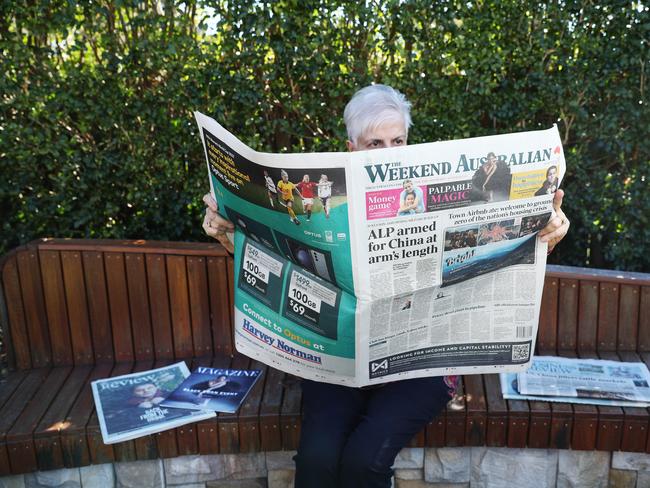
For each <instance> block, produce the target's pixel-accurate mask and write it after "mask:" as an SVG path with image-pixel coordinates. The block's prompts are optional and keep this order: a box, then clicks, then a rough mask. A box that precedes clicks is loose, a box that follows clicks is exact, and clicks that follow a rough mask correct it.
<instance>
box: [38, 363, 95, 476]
mask: <svg viewBox="0 0 650 488" xmlns="http://www.w3.org/2000/svg"><path fill="white" fill-rule="evenodd" d="M92 369H93V367H92V366H77V367H75V368H73V370H72V372H71V373H70V374H69V375H68V378H67V379H66V381H65V383H64V384H63V386H62V387H61V389H60V390H59V394H58V395H57V397H56V398H55V399H54V401H53V402H52V404H51V405H50V408H49V409H48V410H47V412H45V415H43V417H42V418H41V420H40V422H39V424H38V425H37V426H36V428H35V429H34V444H35V448H36V457H37V459H38V467H39V470H49V469H58V468H62V467H63V451H62V449H61V441H60V436H59V432H60V430H61V429H63V428H65V427H66V424H65V419H66V417H67V415H68V412H69V410H70V408H71V407H72V405H73V404H74V402H75V400H76V399H77V396H78V394H79V392H80V391H81V390H82V389H83V387H84V385H85V384H86V379H87V378H88V375H89V374H90V372H91V371H92Z"/></svg>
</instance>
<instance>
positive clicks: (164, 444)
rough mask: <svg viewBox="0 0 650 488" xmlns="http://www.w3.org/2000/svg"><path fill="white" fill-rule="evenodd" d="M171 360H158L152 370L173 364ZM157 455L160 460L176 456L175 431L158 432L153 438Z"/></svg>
mask: <svg viewBox="0 0 650 488" xmlns="http://www.w3.org/2000/svg"><path fill="white" fill-rule="evenodd" d="M175 362H176V361H174V360H173V359H159V360H157V361H156V362H155V364H154V368H162V367H164V366H169V365H170V364H174V363H175ZM154 437H155V438H156V447H157V448H158V455H159V456H160V457H161V458H173V457H177V456H178V443H177V441H176V429H171V430H165V431H163V432H158V433H157V434H156V435H155V436H154Z"/></svg>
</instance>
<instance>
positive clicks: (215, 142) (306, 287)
mask: <svg viewBox="0 0 650 488" xmlns="http://www.w3.org/2000/svg"><path fill="white" fill-rule="evenodd" d="M196 119H197V122H198V125H199V129H200V131H201V137H202V141H203V144H204V149H205V154H206V160H207V165H208V173H209V175H210V185H211V191H212V193H213V195H214V196H215V199H216V200H217V202H218V204H219V212H220V214H221V215H222V216H223V217H225V218H226V219H228V220H230V221H232V222H233V223H234V224H235V228H236V232H235V236H234V246H235V270H234V278H235V288H234V289H235V321H234V334H235V343H236V347H237V350H238V351H239V352H242V353H244V354H246V355H248V356H250V357H253V358H255V359H259V360H260V361H263V362H265V363H266V364H269V365H271V366H273V367H275V368H278V369H281V370H283V371H286V372H289V373H292V374H295V375H298V376H302V377H305V378H310V379H314V380H319V381H329V382H335V383H341V384H354V383H355V381H356V379H355V364H356V363H355V353H356V351H355V349H356V337H355V331H356V329H357V328H356V325H355V324H356V319H355V315H356V314H355V310H356V298H355V296H354V283H353V269H354V266H353V263H352V258H351V252H350V251H351V241H352V236H351V235H350V225H349V221H348V202H347V199H348V198H347V193H348V188H349V185H348V183H347V177H346V163H347V161H348V155H347V154H346V153H328V154H322V153H321V154H265V153H259V152H256V151H253V150H252V149H250V148H249V147H247V146H246V145H244V144H243V143H242V142H240V141H239V140H238V139H237V138H235V137H234V136H233V135H232V134H230V133H229V132H227V131H226V130H225V129H224V128H223V127H221V126H220V125H219V124H218V123H217V122H215V121H214V120H212V119H210V118H209V117H206V116H204V115H202V114H200V113H196Z"/></svg>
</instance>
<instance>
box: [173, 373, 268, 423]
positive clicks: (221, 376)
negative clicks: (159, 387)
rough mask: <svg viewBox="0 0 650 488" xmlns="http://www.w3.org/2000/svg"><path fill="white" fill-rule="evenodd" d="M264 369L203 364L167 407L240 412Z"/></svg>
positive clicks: (185, 382)
mask: <svg viewBox="0 0 650 488" xmlns="http://www.w3.org/2000/svg"><path fill="white" fill-rule="evenodd" d="M261 374H262V372H261V371H260V370H259V369H251V370H247V369H221V368H208V367H203V366H199V367H198V368H196V369H195V370H194V372H193V373H192V374H191V375H190V376H189V378H187V379H186V380H185V381H183V383H182V384H181V385H180V386H179V387H178V388H177V389H176V390H174V392H172V394H171V395H169V397H168V398H167V399H166V400H164V401H163V402H162V403H161V405H162V406H164V407H173V408H183V409H191V410H212V411H216V412H227V413H233V412H236V411H237V409H238V408H239V406H240V405H241V404H242V402H243V401H244V398H246V395H248V392H249V391H250V390H251V388H253V385H254V384H255V382H256V381H257V379H258V378H259V377H260V375H261Z"/></svg>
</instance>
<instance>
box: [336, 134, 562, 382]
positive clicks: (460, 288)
mask: <svg viewBox="0 0 650 488" xmlns="http://www.w3.org/2000/svg"><path fill="white" fill-rule="evenodd" d="M350 167H351V177H350V179H351V180H353V181H355V182H357V185H356V186H355V192H354V194H352V195H350V196H349V200H350V209H351V210H352V211H354V212H355V215H353V216H352V217H351V220H353V221H354V222H355V223H359V224H360V225H359V232H358V235H359V237H358V239H357V240H356V241H355V242H354V245H355V248H356V252H355V256H356V259H357V260H358V269H359V273H358V277H357V278H358V280H357V284H358V289H357V299H358V300H359V302H364V303H366V302H367V303H368V305H367V307H366V308H367V309H368V313H365V314H361V316H360V323H359V327H358V331H359V332H358V334H359V337H358V341H359V346H360V347H359V364H358V365H357V371H358V374H359V375H360V379H361V381H362V382H368V383H370V384H372V383H379V382H385V381H394V380H395V379H400V378H407V377H417V376H433V375H443V374H472V373H482V372H496V371H517V370H521V369H523V368H525V367H526V366H527V364H528V363H529V362H530V358H531V354H532V351H533V349H534V340H535V336H536V333H537V321H538V317H539V305H540V301H541V294H542V289H543V282H544V269H545V264H546V245H543V244H541V243H539V242H538V240H537V239H536V237H537V232H538V231H539V230H541V229H542V228H543V227H544V226H545V225H546V223H547V222H548V220H549V219H550V217H551V216H552V211H553V207H552V200H553V193H554V192H555V190H556V189H557V187H558V186H559V184H560V181H561V179H562V176H563V174H564V169H565V164H564V156H563V151H562V145H561V141H560V137H559V133H558V131H557V128H555V127H553V128H551V129H549V130H544V131H534V132H525V133H518V134H505V135H498V136H490V137H480V138H473V139H466V140H458V141H445V142H437V143H430V144H419V145H415V146H407V147H401V148H392V149H386V150H382V151H364V152H358V153H352V154H351V165H350Z"/></svg>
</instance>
